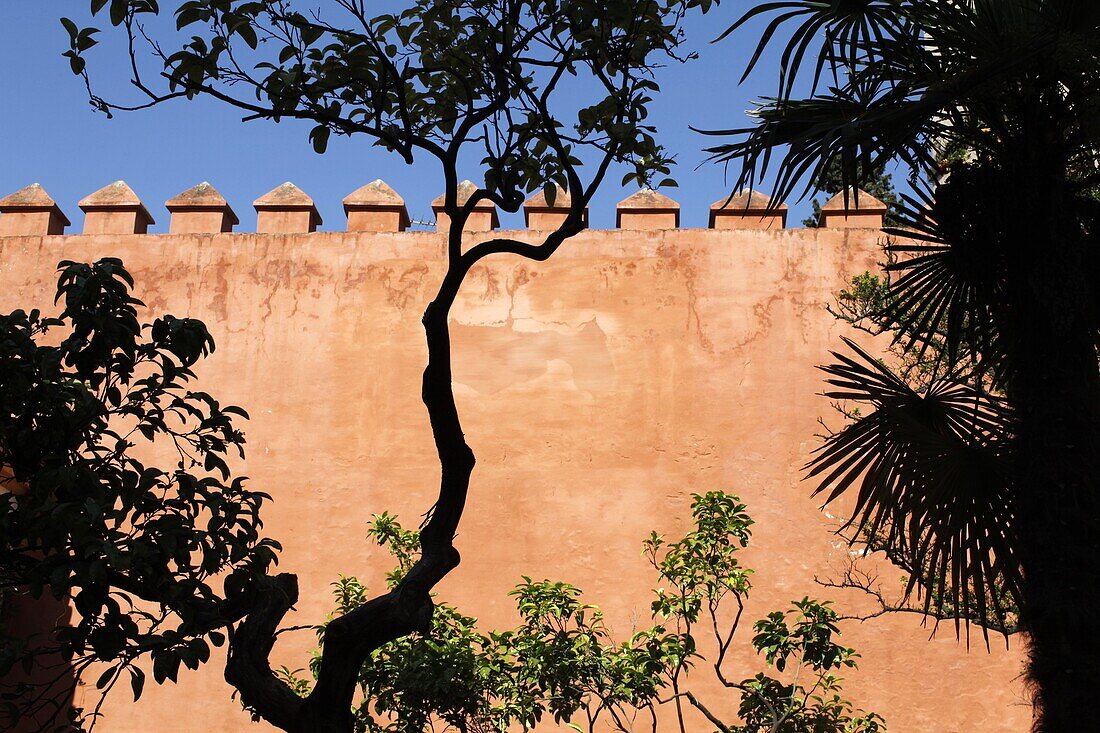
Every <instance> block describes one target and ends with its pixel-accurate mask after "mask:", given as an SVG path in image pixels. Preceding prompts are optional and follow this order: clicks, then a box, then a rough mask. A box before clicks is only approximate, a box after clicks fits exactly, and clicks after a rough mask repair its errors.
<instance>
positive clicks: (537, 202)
mask: <svg viewBox="0 0 1100 733" xmlns="http://www.w3.org/2000/svg"><path fill="white" fill-rule="evenodd" d="M572 205H573V197H572V196H570V195H569V192H568V191H566V190H565V189H563V188H562V187H561V186H558V187H557V191H556V192H555V194H554V203H553V204H551V203H550V202H549V201H548V200H547V198H546V189H545V188H544V189H542V190H541V191H538V192H537V193H535V195H533V196H532V197H531V198H529V199H527V200H526V201H524V202H523V208H525V209H568V208H569V207H570V206H572Z"/></svg>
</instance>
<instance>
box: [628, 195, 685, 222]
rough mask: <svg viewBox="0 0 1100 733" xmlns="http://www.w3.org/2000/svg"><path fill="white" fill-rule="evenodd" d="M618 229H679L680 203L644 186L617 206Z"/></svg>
mask: <svg viewBox="0 0 1100 733" xmlns="http://www.w3.org/2000/svg"><path fill="white" fill-rule="evenodd" d="M615 226H616V228H618V229H678V228H679V227H680V204H679V203H678V202H676V201H673V200H672V199H670V198H669V197H668V196H665V195H664V194H663V193H661V192H659V191H654V190H653V189H651V188H643V189H641V190H640V191H637V192H635V193H633V194H631V195H630V196H627V197H626V198H625V199H623V200H622V201H620V202H619V205H618V206H616V207H615Z"/></svg>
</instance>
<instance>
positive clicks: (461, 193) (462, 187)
mask: <svg viewBox="0 0 1100 733" xmlns="http://www.w3.org/2000/svg"><path fill="white" fill-rule="evenodd" d="M476 192H477V184H476V183H474V182H473V181H471V180H470V179H468V178H467V179H466V180H465V181H462V182H461V183H459V184H458V190H457V194H458V205H459V206H462V205H463V204H465V203H466V202H467V201H469V200H470V197H471V196H473V195H474V193H476ZM446 201H447V194H445V193H441V194H439V195H438V196H436V197H435V198H434V199H432V208H433V209H436V208H443V204H444V203H446ZM474 208H475V209H487V208H496V207H494V206H493V202H492V201H482V202H480V203H478V205H477V206H476V207H474Z"/></svg>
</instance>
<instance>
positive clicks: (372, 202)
mask: <svg viewBox="0 0 1100 733" xmlns="http://www.w3.org/2000/svg"><path fill="white" fill-rule="evenodd" d="M476 190H477V186H476V184H474V183H473V182H471V181H468V180H466V181H462V182H461V183H460V184H459V186H458V203H459V204H460V205H461V204H465V203H466V202H467V201H468V200H469V198H470V196H471V195H472V194H473V193H474V191H476ZM443 202H444V197H443V196H438V197H436V198H435V199H434V200H433V201H432V204H431V205H432V211H433V212H434V213H435V216H436V231H437V232H446V231H447V230H448V228H449V226H450V223H449V219H448V217H447V214H446V213H445V212H444V211H443ZM342 203H343V208H344V213H345V215H346V216H347V224H346V228H345V230H346V231H348V232H395V233H400V232H405V231H406V230H408V228H409V227H410V226H411V224H412V222H411V220H410V217H409V211H408V208H407V206H406V204H405V199H403V198H402V197H401V196H400V195H399V194H398V193H397V192H396V191H394V189H393V188H391V187H390V186H389V185H388V184H387V183H386V182H385V181H383V180H382V179H380V178H379V179H376V180H374V181H372V182H370V183H368V184H366V185H364V186H362V187H360V188H358V189H356V190H355V191H353V192H352V193H350V194H348V195H347V196H346V197H345V198H344V200H343V202H342ZM570 203H571V199H570V195H569V193H568V192H567V191H562V190H559V191H558V192H557V195H556V196H555V197H554V202H553V203H552V204H551V203H550V202H549V200H548V199H547V197H546V194H545V192H544V191H539V192H537V193H536V194H534V195H532V196H531V197H530V198H529V199H528V200H527V201H526V202H524V204H523V218H524V224H525V226H526V230H527V231H531V232H547V231H552V230H554V229H556V228H557V227H559V226H561V224H562V223H563V222H564V221H565V219H566V217H567V216H568V215H569V210H570ZM78 205H79V207H80V209H81V210H82V211H83V212H84V214H85V217H84V227H83V232H82V233H83V234H87V235H95V234H147V233H149V227H150V226H152V225H153V224H155V222H154V220H153V216H152V215H151V214H150V213H149V210H148V209H147V208H146V207H145V205H144V203H142V201H141V199H140V198H139V197H138V196H137V194H136V193H134V191H133V189H132V188H130V186H129V185H127V184H126V182H125V181H116V182H114V183H112V184H109V185H107V186H104V187H103V188H101V189H99V190H98V191H96V192H94V193H92V194H89V195H88V196H86V197H84V198H83V199H81V200H80V202H79V204H78ZM253 206H254V207H255V209H256V232H255V233H256V234H310V233H314V232H316V231H317V230H318V228H319V227H320V226H321V225H322V223H323V222H322V220H321V214H320V212H319V210H318V207H317V205H316V202H315V201H314V200H313V199H312V198H311V197H310V196H309V195H307V194H306V193H305V192H304V191H303V190H302V189H300V188H299V187H298V186H296V185H294V184H293V183H291V182H289V181H288V182H286V183H283V184H282V185H280V186H277V187H276V188H274V189H272V190H271V191H268V192H267V193H266V194H264V195H263V196H260V197H259V198H257V199H256V200H255V201H254V202H253ZM165 207H166V208H167V209H168V211H169V213H170V218H169V226H168V232H167V233H168V234H217V233H229V232H233V231H234V227H235V226H237V225H238V224H239V223H240V222H239V219H238V218H237V215H236V213H235V212H234V211H233V208H232V206H231V205H230V204H229V202H228V201H227V200H226V199H225V197H224V196H222V195H221V194H220V193H219V192H218V190H217V189H216V188H214V187H213V186H212V185H210V184H209V183H207V182H203V183H200V184H198V185H197V186H193V187H192V188H189V189H187V190H186V191H184V192H182V193H180V194H178V195H176V196H174V197H172V198H170V199H168V201H166V202H165ZM787 212H788V207H787V204H785V203H779V204H775V203H773V202H772V200H771V199H770V198H769V197H768V196H767V195H765V194H762V193H760V192H759V191H754V190H752V189H743V190H740V191H737V192H734V193H732V194H729V195H727V196H724V197H723V198H720V199H718V200H717V201H715V202H714V203H713V204H711V206H710V209H709V212H708V213H709V217H708V223H707V228H709V229H760V230H771V231H777V230H784V229H786V228H787ZM886 212H887V206H886V204H884V203H883V202H881V201H879V200H878V199H876V198H875V197H874V196H872V195H871V194H869V193H867V192H866V191H863V190H860V189H849V190H848V192H847V194H845V192H841V193H838V194H837V195H836V196H833V197H832V198H831V199H829V201H828V202H826V203H825V205H824V206H822V209H821V217H820V222H821V227H823V228H835V229H881V228H882V227H883V224H884V220H885V215H886ZM589 221H590V220H589V210H588V207H585V210H584V227H585V228H587V227H588V226H589ZM67 226H70V222H69V220H68V218H67V217H66V216H65V214H64V213H63V212H62V211H61V208H60V207H59V206H58V204H57V203H56V202H55V201H54V200H53V199H52V198H50V196H49V194H47V193H46V192H45V190H44V189H43V188H42V186H41V185H39V184H37V183H36V184H32V185H30V186H27V187H25V188H23V189H20V190H19V191H16V192H15V193H13V194H10V195H8V196H7V197H5V198H2V199H0V236H8V237H11V236H33V235H58V234H64V233H65V228H66V227H67ZM499 227H500V220H499V218H498V214H497V208H496V206H495V205H494V204H493V203H492V202H491V201H488V200H486V201H480V202H478V204H477V205H476V206H474V207H473V209H472V211H471V213H470V216H469V218H468V220H467V223H466V231H470V232H488V231H493V230H496V229H498V228H499ZM615 228H616V229H620V230H626V231H660V230H668V229H679V228H680V204H679V202H677V201H675V200H673V199H671V198H669V197H668V196H666V195H665V194H663V193H660V192H658V191H654V190H651V189H646V188H643V189H640V190H638V191H636V192H634V193H633V194H631V195H630V196H627V197H626V198H625V199H623V200H622V201H620V202H619V203H618V204H617V205H616V207H615Z"/></svg>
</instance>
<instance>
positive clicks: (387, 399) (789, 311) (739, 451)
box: [0, 229, 1030, 733]
mask: <svg viewBox="0 0 1100 733" xmlns="http://www.w3.org/2000/svg"><path fill="white" fill-rule="evenodd" d="M516 236H519V237H523V236H527V235H526V233H524V232H519V233H516ZM878 238H879V235H878V233H877V232H876V231H873V230H858V229H818V230H778V231H760V230H687V229H679V230H665V231H642V232H640V231H621V230H616V231H594V230H588V231H585V232H583V233H581V234H580V235H578V236H577V237H575V238H574V239H572V240H570V241H569V242H568V243H567V244H566V245H565V246H564V247H563V249H562V250H561V251H560V252H559V253H558V254H557V255H555V256H554V257H553V258H552V259H551V260H550V261H548V262H546V263H543V264H532V263H528V262H523V261H520V260H518V259H515V258H511V257H501V258H498V259H495V260H492V261H490V262H487V263H486V264H485V265H484V266H480V267H478V268H477V269H476V270H475V271H474V272H472V273H471V275H470V278H469V281H468V283H467V284H466V286H465V290H464V292H463V295H462V297H461V300H460V303H459V305H458V307H457V309H456V312H455V314H454V318H453V337H454V342H455V353H454V361H455V382H456V384H455V391H456V393H457V399H458V403H459V409H460V411H461V413H462V416H463V419H464V423H465V427H466V433H467V437H468V440H469V442H470V444H471V446H472V447H473V448H474V450H475V452H476V453H477V455H478V466H477V469H476V471H475V474H474V482H473V487H472V491H471V495H470V501H469V509H468V512H467V516H466V518H465V519H464V521H463V524H462V527H461V530H460V534H459V537H458V542H457V544H458V547H459V549H460V551H461V552H462V555H463V559H464V561H463V563H462V565H461V566H460V567H459V568H458V569H457V570H456V571H455V572H454V573H452V575H451V576H450V577H448V578H447V580H446V581H445V582H444V583H443V584H442V585H441V586H440V588H439V591H440V595H441V597H443V598H445V599H447V600H449V601H453V602H455V603H457V604H458V605H459V606H460V607H461V608H462V609H463V610H464V611H465V612H467V613H470V614H472V615H475V616H477V617H479V618H481V619H482V621H483V623H484V624H486V625H504V624H508V623H510V622H511V621H512V612H511V604H510V599H509V598H508V597H507V596H506V592H507V591H508V590H509V589H510V588H511V586H512V585H513V584H514V583H515V582H516V581H517V580H518V579H519V577H520V575H522V574H526V575H531V576H535V577H550V578H556V579H562V580H566V581H569V582H572V583H575V584H577V585H579V586H580V587H582V588H583V589H584V590H585V591H586V599H587V600H589V601H591V602H594V603H597V604H599V605H601V606H603V607H604V609H605V610H606V611H607V615H608V619H609V622H610V623H611V624H612V626H613V628H614V630H615V631H616V632H617V633H618V634H620V635H623V636H625V635H627V634H629V633H630V632H631V630H632V629H633V628H634V627H636V626H640V625H642V624H645V623H646V621H647V620H648V618H649V601H650V591H649V589H650V588H652V587H653V584H654V577H653V574H652V572H650V570H649V569H647V566H646V564H645V562H644V560H643V559H642V557H641V556H640V554H639V551H640V543H641V541H642V539H643V538H644V537H645V536H646V535H647V534H648V533H649V531H650V530H652V529H656V530H658V531H661V532H668V533H673V532H680V531H683V530H684V529H685V527H686V526H687V521H688V510H689V503H690V494H691V493H692V492H700V491H706V490H710V489H724V490H727V491H732V492H736V493H738V494H740V495H741V496H742V498H743V499H744V500H745V501H746V502H747V503H748V506H749V511H750V512H751V514H752V515H753V517H754V518H755V519H756V522H757V524H756V525H755V527H754V538H753V543H752V545H751V547H750V549H749V550H748V551H747V553H746V561H747V563H748V564H749V565H750V566H752V567H755V568H756V571H757V572H756V576H755V588H754V591H753V595H752V598H751V603H750V607H749V609H748V611H747V616H746V618H747V619H748V620H749V621H751V620H753V619H755V618H758V617H760V616H762V615H763V614H764V613H765V612H766V611H769V610H772V609H774V608H783V607H786V606H787V604H788V603H789V601H790V600H792V599H797V598H801V597H802V596H804V595H815V596H818V597H829V596H832V597H834V598H836V600H837V601H838V605H839V607H840V609H841V610H842V611H844V612H855V611H867V610H869V609H870V608H871V606H870V605H869V604H868V602H867V600H866V599H864V598H862V597H860V596H858V595H838V594H837V593H836V592H828V591H826V590H825V589H823V588H821V587H819V586H817V585H815V583H814V578H815V576H818V577H823V576H827V575H829V574H830V572H832V571H833V570H835V569H836V568H840V567H843V565H844V563H845V562H846V560H847V558H848V552H849V549H848V548H847V547H846V546H845V545H844V544H843V543H842V542H841V541H839V540H838V539H837V538H836V537H835V536H834V534H833V533H832V530H833V529H834V528H835V526H836V520H835V519H834V518H832V517H831V515H830V514H827V513H823V512H821V511H819V510H818V508H817V503H816V502H815V501H814V500H813V499H811V498H810V496H809V494H810V491H811V488H812V487H811V486H810V485H809V484H807V483H804V482H802V481H801V474H800V467H801V466H802V465H803V464H804V463H805V462H806V459H807V457H808V455H809V453H810V451H811V450H812V449H813V448H814V447H815V446H816V445H818V440H817V439H816V438H815V437H814V436H815V433H818V432H820V426H819V425H818V424H817V419H818V418H819V417H821V416H824V417H826V418H828V419H833V414H832V413H831V411H830V407H829V404H828V401H827V400H826V399H824V398H821V397H819V396H817V393H818V392H820V391H821V389H822V386H823V384H822V380H821V376H820V373H819V372H817V371H816V370H815V369H814V366H815V365H816V364H820V363H822V362H824V361H825V360H827V359H828V358H829V357H828V351H829V349H832V348H837V347H838V346H839V345H840V341H839V336H840V335H841V334H842V333H845V332H846V331H845V329H844V328H842V326H841V325H839V324H837V323H836V322H835V321H834V320H833V319H832V318H831V317H830V316H829V315H828V314H827V313H826V311H825V308H824V307H825V305H826V304H827V303H828V302H830V301H831V299H832V297H833V294H834V293H835V292H836V291H837V290H838V289H839V288H840V287H842V286H843V284H844V281H845V279H846V278H847V277H848V276H850V275H852V274H856V273H859V272H862V271H864V270H866V269H871V268H873V267H874V265H875V263H876V262H877V261H878V260H879V259H881V255H880V251H879V250H878V248H877V242H878ZM104 255H113V256H118V257H121V258H123V260H124V261H125V262H126V264H127V266H128V267H129V268H130V270H131V271H132V272H133V273H134V275H135V276H136V278H137V282H138V293H137V295H138V296H139V297H140V298H142V299H143V300H144V301H145V302H146V303H147V304H148V306H149V316H150V318H152V317H153V316H154V315H155V314H160V313H162V312H171V313H173V314H175V315H177V316H179V315H184V314H186V315H189V316H194V317H198V318H201V319H203V320H204V321H206V323H207V325H208V326H209V327H210V330H211V331H212V333H213V334H214V336H215V338H216V340H217V342H218V349H217V351H216V353H215V354H214V355H213V356H212V357H211V358H210V359H209V360H208V361H206V362H203V363H202V364H201V365H200V369H199V376H200V379H201V380H202V381H201V384H202V385H203V389H205V390H207V391H210V392H212V393H213V394H215V395H216V396H217V397H218V398H219V399H220V400H222V401H223V402H227V403H234V404H239V405H242V406H244V407H245V408H246V409H247V410H248V411H249V412H250V413H251V416H252V420H251V422H250V423H249V424H248V426H247V434H248V440H249V448H250V450H249V458H248V460H247V463H246V465H244V466H242V467H241V471H242V472H243V473H246V474H247V475H249V476H251V477H252V486H253V487H254V488H257V489H262V490H264V491H267V492H269V493H271V494H272V495H273V496H274V497H275V502H274V504H273V505H271V506H270V507H269V510H268V513H267V519H266V524H267V529H268V531H269V533H270V534H271V535H272V536H274V537H276V538H278V539H279V540H280V541H282V542H283V544H284V547H285V552H284V554H283V560H282V564H281V567H282V568H283V569H285V570H289V571H293V572H296V573H298V574H299V575H300V576H301V591H302V592H301V597H302V600H301V602H300V603H299V605H298V612H297V613H296V614H294V615H293V617H292V618H290V619H288V623H295V624H303V623H315V622H317V621H320V620H321V619H323V617H324V615H325V614H326V613H327V612H328V611H329V610H330V609H331V601H330V595H329V588H328V585H329V583H331V582H332V581H333V580H334V579H335V578H336V576H337V574H338V573H345V574H355V575H358V576H360V577H361V578H363V579H364V580H367V581H369V583H370V584H371V586H372V587H374V588H379V587H380V586H381V576H382V573H383V571H384V570H386V569H387V567H386V563H385V556H384V553H382V552H380V551H379V550H377V549H375V548H373V547H372V546H371V545H370V543H368V542H366V541H365V540H364V530H365V526H366V522H367V520H368V518H369V516H370V515H371V514H372V513H375V512H381V511H383V510H389V511H392V512H396V513H397V514H399V515H400V517H401V518H402V519H403V520H405V522H406V523H408V524H410V525H412V524H415V523H416V521H417V519H418V517H419V515H420V513H421V512H423V511H424V510H425V509H426V508H427V507H428V506H429V505H430V504H431V502H432V497H433V495H434V492H435V490H436V485H435V481H436V479H435V476H436V472H437V466H436V462H435V457H434V452H433V448H432V444H431V438H430V435H429V431H428V425H427V419H426V415H425V412H424V409H423V407H422V405H421V404H420V401H419V394H420V374H421V369H422V366H423V362H424V356H425V349H424V345H423V340H422V331H421V328H420V323H419V320H420V314H421V310H422V308H423V306H424V305H425V304H426V303H427V301H428V300H429V299H430V297H431V295H432V294H433V290H434V287H435V285H436V283H437V281H438V279H439V277H440V274H441V271H442V257H443V241H442V237H441V235H438V234H436V233H410V232H406V233H371V232H361V233H314V234H302V235H253V234H216V235H129V236H106V235H103V236H67V237H60V236H54V237H7V238H0V272H2V278H3V284H4V287H3V288H0V309H9V310H10V309H13V308H15V307H24V308H29V307H40V308H42V309H43V310H45V311H47V312H49V311H50V309H51V308H52V296H53V278H54V274H53V271H52V270H53V266H54V264H55V263H56V262H57V261H59V260H62V259H78V260H91V259H94V258H97V257H101V256H104ZM838 512H839V510H838V509H833V513H834V514H836V513H838ZM898 574H899V573H898V571H896V570H891V569H889V568H884V569H883V578H884V582H886V583H887V584H895V579H896V577H897V576H898ZM891 587H893V586H892V585H891ZM899 587H900V586H899ZM929 633H930V629H929V628H925V627H921V626H920V622H919V620H918V618H917V617H916V616H913V615H903V616H898V617H893V618H880V619H877V620H874V621H871V622H867V623H864V624H858V623H847V624H845V626H844V636H843V638H842V640H843V641H844V642H846V643H847V644H848V645H850V646H854V647H856V648H857V649H858V651H859V652H860V653H861V654H862V660H861V667H860V670H859V671H858V672H853V673H849V674H847V675H846V677H847V690H848V693H849V695H850V697H851V698H852V699H853V700H854V701H855V702H856V703H857V704H858V705H860V706H862V707H865V708H868V709H872V710H876V711H878V712H880V713H881V714H883V715H884V716H885V718H886V720H887V722H888V724H889V730H891V731H892V732H893V733H925V732H928V731H936V732H937V733H963V732H964V731H965V732H967V733H969V732H971V731H983V732H988V733H1000V732H1004V733H1008V732H1009V731H1024V730H1026V729H1027V727H1028V723H1029V721H1030V711H1029V709H1028V707H1027V706H1026V705H1025V704H1024V695H1023V690H1022V687H1021V685H1020V683H1019V681H1018V679H1017V678H1018V676H1019V673H1020V669H1021V661H1022V653H1021V651H1020V648H1019V641H1018V640H1015V639H1014V640H1013V642H1012V648H1011V650H1008V651H1006V650H1005V649H1004V646H1003V644H1000V645H998V643H997V642H996V641H995V642H994V645H993V649H992V651H991V652H988V653H987V651H986V650H985V648H984V646H983V645H982V644H981V643H975V644H974V648H972V649H971V651H969V652H968V651H967V649H966V645H965V642H964V643H959V642H957V641H956V640H955V637H954V633H953V630H952V629H949V628H945V629H944V630H943V631H941V633H939V634H938V635H937V636H936V637H935V638H934V639H933V640H931V641H930V640H929ZM750 637H751V629H750V628H748V626H747V625H746V627H745V628H744V629H743V631H742V636H741V643H740V644H739V645H738V646H739V648H740V649H741V650H742V651H741V653H740V654H739V655H737V656H736V657H735V658H734V659H733V660H732V661H731V666H730V674H731V676H733V677H735V678H738V675H742V676H746V677H747V676H749V675H751V674H752V673H753V672H755V671H756V665H757V664H758V662H757V660H756V659H755V658H754V657H753V656H752V655H751V654H750V653H748V651H747V650H748V648H749V643H748V642H749V638H750ZM282 638H283V639H285V641H281V642H280V644H279V646H278V647H277V648H276V652H275V655H274V661H275V662H276V664H286V665H288V666H290V667H291V668H294V667H304V666H306V664H307V661H308V657H307V655H306V651H307V650H308V649H309V648H311V647H312V642H313V638H312V634H311V633H310V632H308V631H306V632H299V633H297V634H288V635H284V637H282ZM693 676H694V677H697V678H699V680H700V681H699V683H698V684H699V685H700V689H702V690H703V696H704V698H707V699H709V700H710V701H711V702H713V703H714V705H715V707H717V708H719V709H726V710H728V709H729V708H730V704H729V703H730V702H731V700H729V699H728V696H726V698H727V699H725V701H724V702H723V694H722V693H720V692H719V691H718V690H717V689H716V688H715V687H714V686H710V685H705V683H704V680H709V678H710V676H709V675H708V674H707V673H706V670H705V669H704V668H700V669H699V671H698V672H697V673H694V674H693ZM127 692H128V691H126V690H121V691H119V692H118V694H117V695H116V696H115V697H114V698H113V699H112V700H111V701H109V702H108V704H107V706H106V708H105V713H106V718H105V719H104V720H103V721H102V722H101V723H100V727H99V728H98V729H99V730H102V731H104V732H105V733H124V732H125V733H137V732H138V731H142V732H145V731H209V732H210V733H218V732H222V731H249V730H266V729H267V728H266V727H265V726H263V725H254V724H252V723H250V722H249V720H248V717H247V716H246V715H244V714H243V713H242V712H241V710H240V706H239V704H238V703H237V702H235V701H233V700H231V699H230V692H231V691H230V689H229V688H228V687H227V686H226V684H225V683H224V682H223V681H222V679H221V668H220V664H219V660H218V659H217V658H215V659H214V660H213V661H212V662H211V663H210V664H209V665H207V666H206V667H205V668H204V669H202V670H201V671H200V672H198V673H190V674H182V675H181V682H180V684H179V685H176V686H168V687H164V688H157V687H155V686H153V685H152V684H150V685H149V687H148V689H147V690H146V694H145V697H144V698H143V699H142V700H141V701H140V702H139V703H138V704H136V705H133V704H131V703H130V701H129V696H128V695H127ZM693 720H694V724H693V728H694V729H695V730H699V731H708V730H711V727H710V726H709V725H707V724H706V723H705V722H704V721H703V720H702V719H693Z"/></svg>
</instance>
